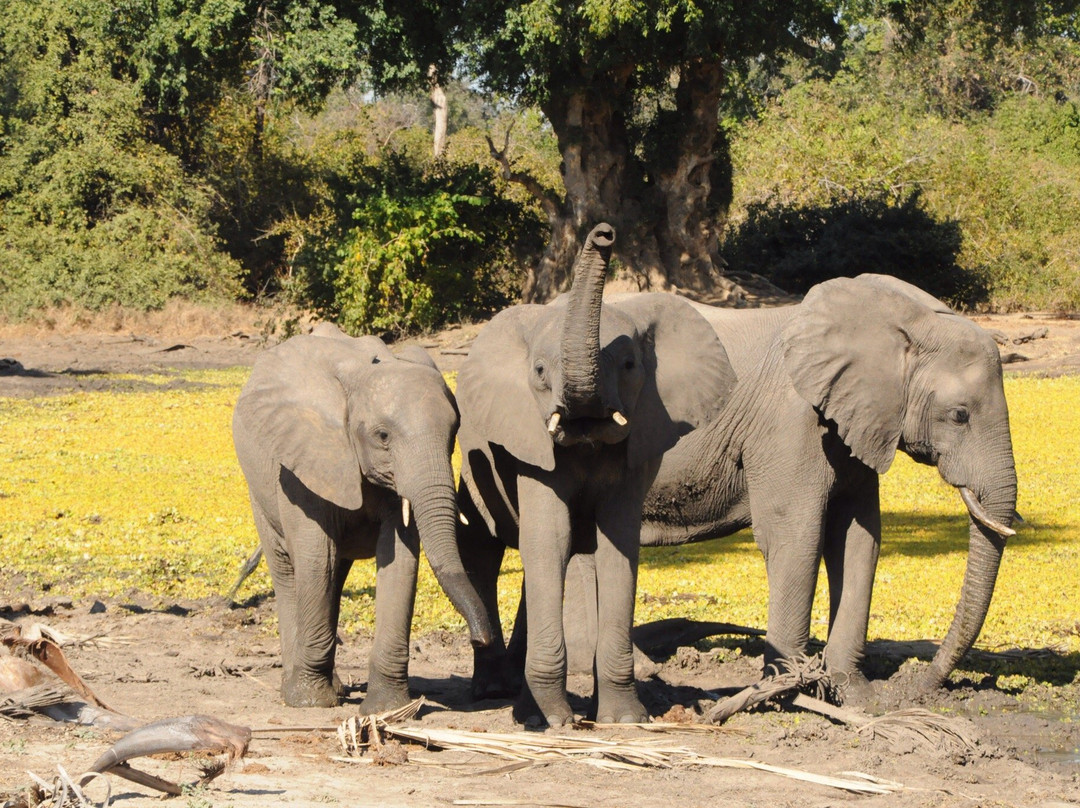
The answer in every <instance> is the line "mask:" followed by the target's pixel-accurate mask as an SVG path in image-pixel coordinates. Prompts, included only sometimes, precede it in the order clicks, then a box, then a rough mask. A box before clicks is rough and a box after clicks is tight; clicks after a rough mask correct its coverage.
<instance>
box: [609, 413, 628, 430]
mask: <svg viewBox="0 0 1080 808" xmlns="http://www.w3.org/2000/svg"><path fill="white" fill-rule="evenodd" d="M611 420H612V421H614V422H615V423H617V424H618V425H619V426H626V425H627V424H628V423H630V422H629V421H627V420H626V416H625V415H623V414H622V413H621V412H619V411H618V410H615V412H614V413H612V415H611Z"/></svg>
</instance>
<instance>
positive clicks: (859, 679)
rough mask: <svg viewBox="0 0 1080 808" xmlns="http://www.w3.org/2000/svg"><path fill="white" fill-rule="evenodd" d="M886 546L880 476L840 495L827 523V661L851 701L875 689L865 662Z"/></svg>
mask: <svg viewBox="0 0 1080 808" xmlns="http://www.w3.org/2000/svg"><path fill="white" fill-rule="evenodd" d="M880 548H881V509H880V506H879V502H878V477H877V475H876V474H871V475H868V477H867V479H866V482H865V483H864V484H863V485H861V486H860V487H859V489H858V490H856V491H853V492H851V493H849V494H845V495H844V496H843V497H838V498H837V499H836V500H835V501H834V502H833V503H832V505H831V506H830V509H829V515H828V518H827V520H826V523H825V548H824V556H825V572H826V574H827V575H828V578H829V640H828V642H827V643H826V645H825V664H826V666H827V667H828V669H829V672H830V673H831V674H832V675H833V676H834V678H836V679H837V680H838V681H839V683H840V685H841V689H842V691H843V693H844V696H845V699H854V700H856V701H865V700H866V699H867V698H869V697H870V696H872V694H873V691H872V690H871V688H870V684H869V682H867V681H866V677H865V676H864V675H863V673H862V671H861V669H860V666H861V665H862V661H863V657H864V654H865V650H866V630H867V626H868V624H869V621H870V600H871V596H872V595H873V587H874V573H875V571H876V569H877V561H878V553H879V551H880Z"/></svg>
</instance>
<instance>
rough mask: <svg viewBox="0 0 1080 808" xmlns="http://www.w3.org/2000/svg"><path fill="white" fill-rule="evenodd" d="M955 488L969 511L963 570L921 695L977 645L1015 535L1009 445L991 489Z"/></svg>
mask: <svg viewBox="0 0 1080 808" xmlns="http://www.w3.org/2000/svg"><path fill="white" fill-rule="evenodd" d="M997 467H998V468H1000V467H1001V466H1000V465H998V466H997ZM959 488H960V493H961V496H962V497H963V499H964V502H965V504H966V505H968V511H969V520H968V560H967V567H966V569H965V570H964V583H963V587H962V589H961V590H960V602H959V603H958V604H957V606H956V614H955V615H954V616H953V621H952V625H950V626H949V631H948V634H946V635H945V639H944V640H943V641H942V643H941V647H940V648H938V651H937V653H936V654H935V655H934V659H933V660H932V661H931V663H930V668H929V670H927V671H926V672H925V673H924V674H923V677H922V680H921V683H920V685H921V688H920V689H922V690H924V691H930V690H934V689H936V688H939V687H941V686H942V684H944V682H945V679H946V678H947V677H948V675H949V674H950V673H951V672H952V670H953V669H954V668H955V667H956V665H957V663H958V662H959V661H960V660H961V658H962V657H963V656H964V654H966V653H967V652H968V651H970V650H971V647H972V645H974V644H975V640H976V639H977V638H978V636H979V632H980V631H981V630H982V626H983V622H984V621H985V620H986V613H987V611H989V609H990V599H991V597H992V596H993V594H994V585H995V583H996V582H997V574H998V568H999V567H1000V565H1001V556H1002V553H1003V552H1004V551H1005V543H1006V540H1007V538H1008V536H1010V535H1012V534H1013V532H1014V531H1013V530H1012V529H1011V528H1010V527H1009V526H1010V524H1011V523H1012V520H1013V516H1014V514H1015V510H1014V509H1015V507H1016V471H1015V468H1014V467H1013V464H1012V449H1011V446H1010V447H1009V452H1008V466H1007V470H1006V471H1004V472H1003V473H1002V475H1001V478H1000V479H999V480H998V481H997V482H996V483H995V484H994V485H993V486H992V487H987V488H983V489H981V490H980V489H978V488H976V489H974V491H972V490H971V489H967V488H965V487H963V486H961V487H959Z"/></svg>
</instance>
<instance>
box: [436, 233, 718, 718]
mask: <svg viewBox="0 0 1080 808" xmlns="http://www.w3.org/2000/svg"><path fill="white" fill-rule="evenodd" d="M613 241H614V231H613V230H612V229H611V228H610V227H609V226H607V225H600V226H597V227H596V228H594V230H593V231H592V233H590V235H589V237H588V239H587V241H586V244H585V247H584V248H583V249H582V252H581V254H580V256H579V257H578V260H577V262H576V265H575V270H574V282H573V287H572V289H571V291H570V292H569V293H568V294H567V295H566V296H564V297H563V298H560V299H559V300H557V301H555V302H553V303H551V304H548V305H546V306H537V305H522V306H514V307H512V308H510V309H508V310H506V311H504V312H502V313H501V314H499V315H497V316H496V317H495V318H494V319H493V320H492V321H491V323H490V324H489V325H488V326H487V327H485V328H484V330H483V331H482V332H481V333H480V335H479V337H478V338H477V339H476V342H475V343H474V345H473V348H472V350H471V352H470V354H469V357H468V359H467V360H466V361H465V363H464V364H463V365H462V368H461V371H460V374H459V376H458V387H457V395H458V403H459V406H460V408H461V431H460V434H459V440H460V443H461V448H462V455H463V464H462V479H463V484H462V486H461V487H460V492H459V493H460V497H461V500H462V513H463V514H464V515H465V516H466V517H467V518H468V521H469V525H468V526H467V527H463V528H462V529H461V530H460V531H459V542H460V544H461V556H462V559H463V560H464V561H465V563H466V566H467V568H468V569H469V572H470V575H471V576H472V578H473V580H474V581H475V583H476V587H477V589H478V590H479V591H480V593H481V595H482V597H483V598H484V601H485V603H486V604H487V607H488V611H489V618H488V620H489V623H490V624H491V626H492V629H493V630H494V631H495V632H496V636H495V639H494V642H493V644H492V645H491V646H490V648H486V649H478V650H477V653H476V660H475V662H476V670H475V673H474V692H475V693H476V695H477V696H483V695H493V694H496V693H500V692H504V691H505V690H506V689H507V684H508V683H507V682H505V681H503V679H502V676H503V667H504V657H503V651H504V649H503V643H502V638H501V636H500V635H499V619H498V606H497V600H496V590H495V582H496V578H497V576H498V570H499V564H500V561H501V559H502V555H503V548H504V546H507V545H508V546H516V547H518V549H519V550H520V553H521V561H522V566H523V569H524V576H525V587H524V588H525V595H524V601H525V603H526V606H527V610H528V614H529V627H528V638H527V642H526V652H525V685H526V687H525V688H524V689H523V690H522V700H521V701H520V703H519V706H518V715H517V717H518V719H519V720H526V719H528V720H542V721H546V722H547V723H548V724H551V725H561V724H564V723H566V722H567V721H570V720H572V718H573V714H572V712H571V709H570V706H569V703H568V701H567V697H566V648H565V643H564V635H563V624H562V603H563V590H564V583H565V575H566V567H567V562H568V559H569V558H570V556H571V554H573V553H586V554H593V555H595V559H596V568H597V570H598V575H599V587H600V590H601V593H602V594H601V596H600V598H599V604H598V608H599V624H598V625H599V626H600V630H599V637H598V640H597V645H596V657H597V664H596V676H597V681H596V688H595V693H596V710H597V716H598V719H599V720H601V721H639V720H642V719H644V718H645V716H646V713H645V710H644V708H643V707H642V705H641V702H640V701H639V699H638V695H637V692H636V688H635V684H634V667H633V656H632V653H631V643H630V628H631V624H632V622H633V610H634V595H635V583H636V577H637V560H638V548H639V531H640V514H641V504H642V499H643V497H644V494H645V491H646V490H647V488H648V485H649V481H650V479H651V477H652V475H653V474H654V473H655V470H656V467H657V464H658V461H659V457H660V455H661V454H662V453H663V452H664V451H665V450H666V449H668V448H670V447H671V446H673V445H674V444H675V441H676V440H677V439H678V437H679V436H680V435H682V434H685V433H686V432H688V431H689V430H690V429H692V428H694V427H696V426H698V425H701V424H703V423H705V422H706V421H707V419H708V417H709V415H710V414H711V412H710V409H711V407H713V406H714V404H715V403H717V402H719V401H720V400H721V399H722V398H723V397H724V395H725V394H726V392H727V390H728V388H729V387H730V385H731V384H732V383H733V381H734V378H733V375H732V373H731V371H730V368H729V366H728V363H727V362H726V360H725V359H724V354H723V348H722V347H721V346H720V344H719V342H718V340H717V338H716V336H715V334H713V332H712V330H711V329H710V328H709V326H708V323H707V322H706V321H705V320H704V319H703V318H701V317H700V316H698V315H697V314H695V313H694V311H693V309H692V308H691V307H690V306H689V304H688V303H687V302H686V301H685V300H682V299H680V298H677V297H674V296H672V295H665V294H656V295H641V296H636V297H635V298H634V299H633V300H629V301H627V302H626V303H621V304H618V305H611V304H608V303H606V302H603V301H602V294H603V287H604V276H605V273H606V271H607V263H608V259H609V257H610V253H611V247H612V244H613ZM510 686H511V687H512V683H510Z"/></svg>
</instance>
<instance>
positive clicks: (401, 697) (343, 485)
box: [233, 326, 491, 713]
mask: <svg viewBox="0 0 1080 808" xmlns="http://www.w3.org/2000/svg"><path fill="white" fill-rule="evenodd" d="M457 423H458V416H457V411H456V409H455V406H454V401H453V397H452V396H451V394H450V391H449V390H448V389H447V387H446V385H445V383H444V382H443V379H442V375H441V374H440V373H439V371H438V370H437V369H436V368H435V366H434V364H433V363H432V362H431V360H430V359H429V358H428V357H427V355H426V354H424V352H423V351H420V350H418V349H417V350H415V351H402V352H401V353H400V354H399V355H397V356H395V355H394V354H393V353H391V352H390V350H389V349H388V348H387V347H386V346H385V345H384V344H383V343H382V341H381V340H379V339H378V338H376V337H360V338H358V339H353V338H350V337H347V336H345V335H343V334H342V333H341V332H340V331H338V330H337V329H336V328H335V327H333V326H323V327H322V328H321V329H319V330H317V331H316V334H315V335H310V336H299V337H293V338H292V339H290V340H287V341H286V342H283V343H281V344H280V345H278V346H276V347H274V348H272V349H270V350H269V351H267V352H266V353H265V354H263V355H262V356H260V357H259V359H258V360H257V361H256V363H255V367H254V370H253V371H252V374H251V378H250V379H249V380H248V382H247V384H246V385H245V386H244V389H243V391H242V392H241V394H240V399H239V401H238V402H237V405H236V411H235V413H234V416H233V440H234V443H235V445H236V454H237V457H238V458H239V460H240V466H241V468H242V469H243V472H244V476H245V478H246V479H247V483H248V490H249V493H250V497H251V508H252V513H253V515H254V518H255V526H256V528H257V530H258V533H259V540H260V543H261V545H262V549H263V552H264V554H265V555H266V560H267V564H268V565H269V567H270V574H271V577H272V578H273V582H274V594H275V598H276V603H277V611H278V625H279V632H280V635H281V657H282V684H281V693H282V696H283V697H284V699H285V703H286V704H288V705H290V706H294V707H333V706H335V705H337V704H338V701H339V694H340V690H341V686H340V682H339V681H338V679H337V676H336V675H335V673H334V642H335V639H336V636H337V622H338V610H339V606H340V602H341V591H342V587H343V585H344V583H345V578H346V576H347V575H348V572H349V568H350V567H351V565H352V562H353V560H354V559H359V558H372V557H374V558H375V563H376V569H377V573H376V597H375V642H374V645H373V647H372V652H371V660H370V669H369V673H368V686H367V697H366V698H365V699H364V702H363V706H362V709H363V711H364V712H366V713H376V712H380V711H382V710H386V709H391V708H394V707H398V706H401V705H402V704H405V703H406V702H408V700H409V689H408V679H407V676H408V661H409V630H410V624H411V622H412V612H413V601H414V597H415V593H416V575H417V562H418V557H419V552H420V540H421V538H422V539H423V542H424V550H425V553H426V555H427V557H428V560H429V561H430V563H431V567H432V569H433V570H434V572H435V576H436V578H437V579H438V581H439V583H440V584H441V585H442V587H443V589H444V590H445V591H446V592H447V594H448V595H449V596H450V600H451V602H452V603H453V604H454V606H455V607H456V608H457V609H458V611H460V612H461V613H462V614H463V615H464V616H465V618H466V620H467V621H468V624H469V628H470V631H471V634H472V640H473V642H474V643H476V644H478V645H484V644H486V643H488V642H490V640H491V630H490V627H489V625H488V623H487V614H486V612H485V610H484V608H483V605H482V604H481V602H480V600H479V596H478V595H477V593H476V591H475V589H473V587H472V585H471V584H470V582H469V580H468V578H467V576H466V575H465V570H464V567H463V566H462V564H461V559H460V557H459V556H458V551H457V542H456V537H455V534H456V526H457V521H458V509H457V503H456V497H455V490H454V477H453V472H452V470H451V466H450V454H451V451H452V448H453V441H454V434H455V430H456V428H457ZM403 500H408V501H409V502H410V503H411V511H412V513H411V515H410V518H409V520H408V521H409V524H408V525H406V524H405V521H406V517H405V512H404V507H403V506H404V502H403Z"/></svg>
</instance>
